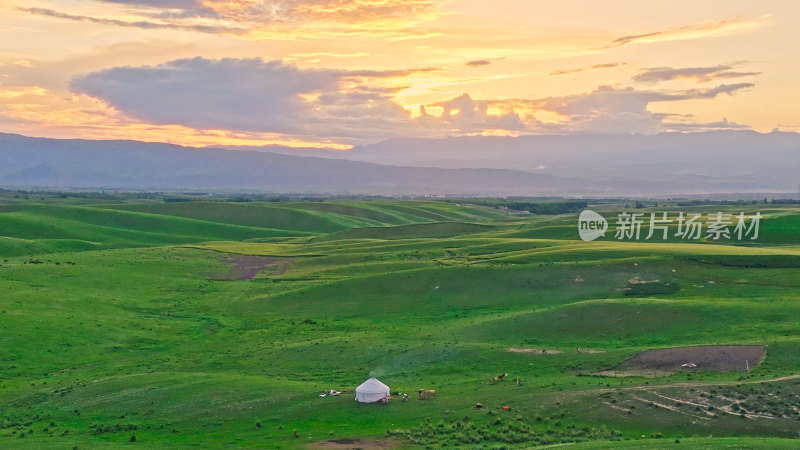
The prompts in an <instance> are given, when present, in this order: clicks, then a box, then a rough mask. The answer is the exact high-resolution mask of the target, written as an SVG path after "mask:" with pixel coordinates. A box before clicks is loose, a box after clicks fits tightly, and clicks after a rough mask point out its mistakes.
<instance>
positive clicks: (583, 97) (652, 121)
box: [530, 83, 753, 134]
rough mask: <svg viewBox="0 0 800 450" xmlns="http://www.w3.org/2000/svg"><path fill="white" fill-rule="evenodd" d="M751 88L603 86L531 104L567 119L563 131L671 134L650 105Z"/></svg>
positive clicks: (746, 85) (734, 86) (662, 119)
mask: <svg viewBox="0 0 800 450" xmlns="http://www.w3.org/2000/svg"><path fill="white" fill-rule="evenodd" d="M750 87H753V84H752V83H738V84H730V85H724V84H723V85H720V86H717V87H715V88H712V89H691V90H685V91H677V92H661V91H647V90H637V89H634V88H632V87H627V88H616V87H613V86H600V87H598V88H597V89H596V90H594V91H592V92H589V93H586V94H578V95H568V96H562V97H548V98H543V99H539V100H532V101H530V105H531V107H533V108H534V109H540V110H545V111H550V112H553V113H556V114H558V115H560V116H562V117H565V118H567V120H566V121H565V122H563V123H562V124H560V125H559V128H560V129H561V130H562V131H567V132H597V133H611V134H613V133H643V134H652V133H658V132H661V131H670V130H671V128H670V126H669V124H668V122H665V120H664V119H665V118H667V116H665V115H663V114H656V113H653V112H651V111H649V109H648V107H649V106H650V104H651V103H656V102H673V101H681V100H691V99H713V98H716V97H717V96H719V95H722V94H728V95H732V94H734V93H736V92H738V91H740V90H742V89H746V88H750ZM686 125H687V124H683V125H682V126H684V127H685V126H686Z"/></svg>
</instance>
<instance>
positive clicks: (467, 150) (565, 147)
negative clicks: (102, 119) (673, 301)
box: [0, 131, 800, 197]
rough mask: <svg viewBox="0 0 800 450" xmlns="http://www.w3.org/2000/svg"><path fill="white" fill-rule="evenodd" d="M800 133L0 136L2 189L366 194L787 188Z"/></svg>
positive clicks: (798, 174) (794, 174)
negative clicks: (352, 141) (341, 139)
mask: <svg viewBox="0 0 800 450" xmlns="http://www.w3.org/2000/svg"><path fill="white" fill-rule="evenodd" d="M798 183H800V135H798V134H796V133H782V132H774V133H769V134H761V133H756V132H752V131H719V132H706V133H685V134H681V133H666V134H659V135H652V136H645V135H565V136H524V137H517V138H511V137H458V138H442V139H396V140H389V141H384V142H381V143H378V144H373V145H366V146H361V147H356V148H353V149H351V150H348V151H339V150H326V149H296V148H289V147H279V146H266V147H226V148H203V149H198V148H189V147H181V146H176V145H170V144H159V143H145V142H138V141H89V140H60V139H42V138H29V137H24V136H19V135H13V134H2V133H0V186H5V187H27V188H67V187H69V188H84V189H151V190H153V189H157V190H162V189H164V190H165V189H202V190H223V191H260V192H271V193H322V194H373V195H424V194H447V195H525V196H552V195H565V196H592V197H594V196H611V195H659V194H663V195H679V194H699V193H712V192H713V193H733V192H737V193H747V192H794V191H795V190H796V189H797V185H798Z"/></svg>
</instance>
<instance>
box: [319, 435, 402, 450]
mask: <svg viewBox="0 0 800 450" xmlns="http://www.w3.org/2000/svg"><path fill="white" fill-rule="evenodd" d="M399 446H400V442H398V441H390V440H377V439H350V438H345V439H331V440H329V441H322V442H317V443H315V444H313V446H312V447H314V448H344V449H381V448H395V447H399Z"/></svg>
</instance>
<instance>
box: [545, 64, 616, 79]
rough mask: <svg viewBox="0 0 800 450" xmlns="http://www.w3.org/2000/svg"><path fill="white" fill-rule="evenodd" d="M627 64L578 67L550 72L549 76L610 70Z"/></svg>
mask: <svg viewBox="0 0 800 450" xmlns="http://www.w3.org/2000/svg"><path fill="white" fill-rule="evenodd" d="M627 64H628V63H624V62H616V63H604V64H595V65H593V66H589V67H579V68H577V69H565V70H554V71H552V72H550V76H559V75H569V74H573V73H580V72H583V71H586V70H590V69H612V68H614V67H619V66H625V65H627Z"/></svg>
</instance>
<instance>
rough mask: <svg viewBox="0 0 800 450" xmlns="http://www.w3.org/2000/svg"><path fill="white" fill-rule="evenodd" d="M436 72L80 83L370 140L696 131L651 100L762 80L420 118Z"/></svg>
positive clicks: (150, 103) (152, 116)
mask: <svg viewBox="0 0 800 450" xmlns="http://www.w3.org/2000/svg"><path fill="white" fill-rule="evenodd" d="M431 70H436V69H434V68H421V69H402V70H340V69H301V68H299V67H297V66H294V65H291V64H287V63H285V62H282V61H265V60H262V59H232V58H229V59H220V60H212V59H204V58H199V57H198V58H192V59H178V60H174V61H170V62H167V63H164V64H160V65H157V66H141V67H117V68H111V69H106V70H101V71H98V72H93V73H89V74H87V75H83V76H79V77H77V78H74V79H73V80H72V82H71V83H70V88H71V89H72V91H73V92H75V93H77V94H84V95H87V96H89V97H93V98H96V99H100V100H102V101H103V102H105V103H106V104H107V105H109V106H110V107H112V108H114V109H115V110H117V111H120V112H122V113H123V114H125V115H127V116H129V117H131V118H133V119H136V120H140V121H142V122H145V123H151V124H156V125H160V126H172V125H180V126H184V127H191V128H194V129H198V130H230V131H232V132H245V133H246V132H253V133H278V134H281V135H284V136H287V137H290V138H296V139H307V140H314V139H316V140H323V139H324V140H326V141H331V140H332V141H335V142H338V143H363V142H374V141H377V140H382V139H388V138H392V137H402V136H420V137H428V136H442V135H466V134H482V133H494V134H503V133H506V134H529V133H570V132H599V133H657V132H661V131H668V130H671V129H673V128H671V127H673V126H674V127H675V129H681V130H686V129H689V128H690V127H692V123H691V122H690V121H688V120H683V121H678V122H674V124H672V123H671V122H669V121H670V120H673V119H674V117H673V116H669V115H664V114H657V113H653V112H651V111H650V110H649V106H650V105H651V104H652V103H656V102H671V101H681V100H691V99H714V98H716V97H718V96H720V95H726V94H727V95H733V94H735V93H737V92H739V91H741V90H743V89H747V88H750V87H753V84H752V83H737V84H721V85H719V86H716V87H714V88H709V89H689V90H681V91H657V90H640V89H635V88H633V87H625V88H620V87H613V86H601V87H599V88H597V89H596V90H594V91H591V92H587V93H584V94H577V95H567V96H559V97H546V98H540V99H475V98H473V97H472V96H470V95H469V94H467V93H464V94H461V95H458V96H456V97H454V98H451V99H449V100H446V101H440V102H435V103H431V104H426V105H421V106H420V112H419V114H418V115H417V116H415V117H412V114H411V113H410V111H408V110H407V109H405V108H403V107H402V106H401V105H400V104H399V103H398V102H397V95H398V94H399V93H400V92H401V91H403V90H404V89H405V87H404V86H403V84H402V83H403V81H404V79H405V78H406V77H407V76H409V75H413V74H416V73H420V72H426V71H431ZM541 113H545V114H549V115H550V116H557V117H558V118H559V119H558V120H555V121H550V122H547V123H545V122H543V121H541V120H540V119H539V118H538V115H539V114H541ZM716 125H719V126H721V127H722V126H724V127H728V128H729V127H731V126H732V125H731V124H730V123H718V124H716ZM713 126H715V124H714V123H709V124H698V125H697V127H698V128H704V129H707V128H710V127H713Z"/></svg>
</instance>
